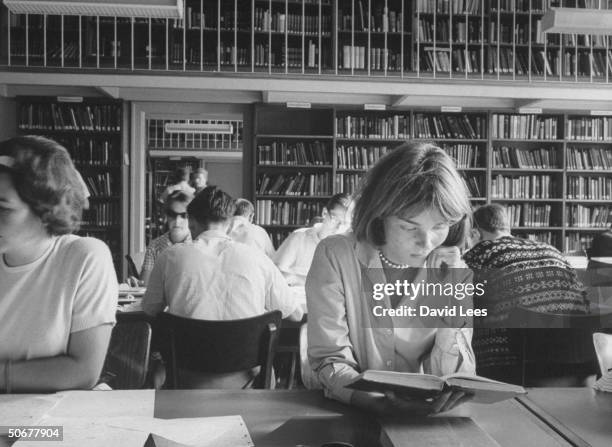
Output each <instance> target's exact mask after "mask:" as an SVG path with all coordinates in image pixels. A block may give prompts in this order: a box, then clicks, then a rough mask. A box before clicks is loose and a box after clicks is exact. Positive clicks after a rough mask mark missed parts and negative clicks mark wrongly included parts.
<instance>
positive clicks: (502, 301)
mask: <svg viewBox="0 0 612 447" xmlns="http://www.w3.org/2000/svg"><path fill="white" fill-rule="evenodd" d="M464 259H465V262H466V263H467V265H468V266H469V267H470V268H471V269H472V270H473V271H474V282H484V281H486V285H485V287H484V288H485V294H484V295H483V296H480V297H479V296H474V307H475V308H486V309H487V316H486V317H484V318H482V319H481V320H480V321H476V322H475V325H476V328H477V329H476V331H475V333H474V340H473V346H474V351H475V354H476V360H477V365H478V372H479V374H485V375H487V372H488V370H489V369H490V368H493V369H495V368H497V369H499V370H503V369H504V368H508V367H518V365H519V363H520V362H519V360H520V352H519V350H520V346H521V343H520V340H518V338H519V337H518V332H517V330H513V329H481V328H479V327H483V326H484V327H495V326H497V327H499V326H501V327H503V325H504V322H505V321H506V320H507V319H508V316H509V314H510V312H511V310H512V309H514V308H516V307H517V306H522V307H527V308H530V309H532V310H535V311H538V312H550V313H563V314H572V313H574V314H578V313H586V312H587V309H588V308H587V303H586V300H585V292H584V287H583V286H582V284H581V283H580V281H579V280H578V278H577V275H576V272H575V271H574V270H573V269H572V268H571V267H570V265H569V264H568V262H567V260H566V259H565V258H564V257H563V255H562V254H561V253H560V252H559V251H558V250H557V249H556V248H554V247H551V246H550V245H547V244H543V243H541V242H536V241H531V240H527V239H521V238H517V237H513V236H504V237H501V238H498V239H496V240H492V241H482V242H480V243H478V244H477V245H475V246H474V247H473V248H472V249H471V250H470V251H469V252H467V253H466V254H465V255H464ZM539 333H540V334H542V333H544V334H545V333H546V332H545V331H539ZM534 334H535V333H534ZM551 334H552V332H551ZM488 375H489V376H493V375H494V374H492V373H488ZM497 378H500V379H502V380H508V377H499V376H498V377H497Z"/></svg>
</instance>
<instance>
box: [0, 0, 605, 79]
mask: <svg viewBox="0 0 612 447" xmlns="http://www.w3.org/2000/svg"><path fill="white" fill-rule="evenodd" d="M558 6H564V7H580V8H583V7H595V8H602V9H611V8H612V2H611V1H609V0H602V1H596V2H584V1H573V0H491V1H485V0H452V1H451V0H416V1H413V2H406V1H402V0H337V1H332V0H233V1H231V0H230V1H223V2H222V1H220V0H185V17H184V19H181V20H175V19H152V18H151V19H149V18H131V17H92V16H55V15H47V16H41V15H15V14H11V13H9V12H8V10H7V9H6V7H5V6H1V7H0V8H1V9H0V12H1V13H2V17H1V19H0V23H1V24H2V29H1V30H0V64H1V65H5V66H9V67H46V68H50V69H54V70H57V69H71V70H74V69H92V68H94V69H114V70H126V69H127V70H145V71H146V70H149V71H162V72H173V73H176V72H234V73H242V72H244V73H268V74H275V75H313V74H314V75H330V76H346V75H350V76H366V77H399V78H414V77H416V78H442V79H452V78H457V79H472V80H483V79H497V80H504V81H508V80H521V81H524V80H529V81H549V82H590V83H608V82H610V77H611V75H612V36H594V35H569V34H558V33H548V34H545V33H543V32H542V26H541V22H542V16H543V15H544V13H545V12H546V10H547V9H549V8H551V7H558Z"/></svg>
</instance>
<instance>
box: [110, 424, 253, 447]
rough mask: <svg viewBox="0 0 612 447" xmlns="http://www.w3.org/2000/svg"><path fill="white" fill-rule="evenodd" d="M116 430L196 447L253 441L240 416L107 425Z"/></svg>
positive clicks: (234, 446)
mask: <svg viewBox="0 0 612 447" xmlns="http://www.w3.org/2000/svg"><path fill="white" fill-rule="evenodd" d="M109 424H111V425H112V426H115V427H119V428H126V429H127V428H129V429H132V430H139V431H142V432H144V433H147V434H148V433H155V434H158V435H160V436H162V437H164V438H167V439H169V440H172V441H175V442H178V443H181V444H186V445H190V446H197V447H251V446H253V445H254V444H253V440H252V439H251V435H249V431H248V429H247V427H246V424H245V423H244V420H243V419H242V416H219V417H206V418H182V419H145V418H139V419H126V420H125V421H119V420H115V421H110V422H109Z"/></svg>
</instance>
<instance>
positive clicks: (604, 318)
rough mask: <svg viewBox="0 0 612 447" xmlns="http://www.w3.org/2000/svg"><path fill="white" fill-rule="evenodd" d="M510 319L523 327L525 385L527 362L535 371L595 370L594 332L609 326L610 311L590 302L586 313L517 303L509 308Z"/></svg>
mask: <svg viewBox="0 0 612 447" xmlns="http://www.w3.org/2000/svg"><path fill="white" fill-rule="evenodd" d="M509 323H510V324H509V325H508V326H510V327H521V328H522V329H519V331H520V332H521V338H522V348H521V364H522V384H523V385H525V384H526V371H527V365H530V369H532V370H535V371H537V370H545V369H547V368H548V369H550V368H557V369H564V370H567V371H570V370H571V369H572V368H573V369H574V370H575V371H583V372H585V373H587V372H588V373H590V374H594V373H595V372H596V366H595V362H596V354H595V350H594V347H593V341H592V340H593V338H592V337H593V332H595V331H596V330H597V329H599V328H602V327H612V311H610V310H606V311H603V310H602V309H600V308H598V307H594V306H593V307H592V308H591V313H588V314H559V313H545V312H537V311H535V310H532V309H528V308H525V307H517V308H515V309H513V310H512V311H511V312H510V317H509ZM538 365H539V366H538Z"/></svg>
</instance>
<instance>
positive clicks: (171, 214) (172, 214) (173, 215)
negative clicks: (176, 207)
mask: <svg viewBox="0 0 612 447" xmlns="http://www.w3.org/2000/svg"><path fill="white" fill-rule="evenodd" d="M166 216H168V217H170V218H171V219H176V218H177V217H182V218H183V219H187V212H186V211H185V212H182V213H177V212H176V211H172V210H166Z"/></svg>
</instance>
